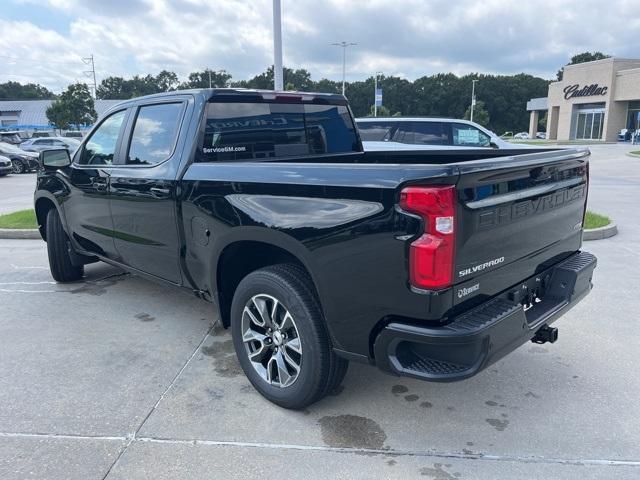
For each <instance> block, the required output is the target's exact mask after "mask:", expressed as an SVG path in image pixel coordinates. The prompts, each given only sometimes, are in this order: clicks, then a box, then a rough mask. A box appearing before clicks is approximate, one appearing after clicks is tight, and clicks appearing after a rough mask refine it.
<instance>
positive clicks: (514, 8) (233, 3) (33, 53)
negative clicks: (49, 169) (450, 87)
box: [0, 0, 640, 92]
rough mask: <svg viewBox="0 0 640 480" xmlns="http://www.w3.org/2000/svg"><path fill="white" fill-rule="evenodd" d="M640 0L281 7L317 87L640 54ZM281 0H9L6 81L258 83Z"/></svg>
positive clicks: (399, 0)
mask: <svg viewBox="0 0 640 480" xmlns="http://www.w3.org/2000/svg"><path fill="white" fill-rule="evenodd" d="M638 6H639V5H638V0H606V1H603V0H597V1H592V0H580V1H576V0H571V1H565V0H537V1H535V2H534V1H518V0H455V1H453V0H384V1H383V0H282V10H283V12H282V14H283V42H284V63H285V65H286V66H289V67H294V68H306V69H308V70H309V71H311V73H312V75H313V78H314V79H319V78H321V77H326V78H331V79H335V80H339V79H340V78H341V51H340V49H339V48H338V47H335V46H331V43H332V42H338V41H342V40H345V41H349V42H357V44H358V45H357V46H354V47H352V48H350V49H349V50H348V55H347V59H348V75H347V79H348V80H356V79H361V78H366V77H368V76H371V75H372V74H373V72H375V71H383V72H384V73H385V74H387V75H392V74H393V75H400V76H403V77H406V78H409V79H414V78H417V77H420V76H422V75H428V74H433V73H437V72H450V71H451V72H455V73H458V74H464V73H469V72H486V73H502V74H512V73H519V72H526V73H531V74H534V75H539V76H542V77H545V78H552V77H554V75H555V72H556V71H557V69H558V68H559V67H560V66H562V65H563V64H565V63H566V62H567V61H568V58H569V57H571V55H573V54H575V53H579V52H582V51H585V50H600V51H602V52H605V53H608V54H611V55H614V56H619V57H631V58H638V57H640V48H639V45H640V40H639V39H640V9H639V8H638ZM271 22H272V18H271V0H0V39H2V41H1V42H0V82H5V81H8V80H15V81H21V82H37V83H41V84H43V85H45V86H47V87H48V88H50V89H52V90H54V91H55V92H59V91H60V90H61V89H62V88H64V87H66V85H67V84H68V83H70V82H73V81H77V80H81V81H83V80H84V79H85V77H84V74H83V71H84V70H86V69H87V67H86V66H85V65H83V63H82V61H81V59H82V57H86V56H88V55H90V54H93V55H94V56H95V61H96V72H97V76H98V82H100V80H101V79H102V78H104V77H106V76H109V75H121V76H131V75H134V74H147V73H153V74H155V73H157V72H158V71H160V70H162V69H167V70H173V71H175V72H176V73H177V74H178V75H179V76H180V77H181V78H184V77H186V75H187V74H188V73H189V72H190V71H193V70H198V69H203V68H205V67H209V68H212V69H215V70H218V69H226V70H227V71H229V72H230V73H231V74H232V75H233V77H234V79H236V80H240V79H245V78H248V77H250V76H252V75H254V74H256V73H259V72H262V71H264V70H265V68H266V67H267V65H270V64H271V63H272V61H273V60H272V58H273V56H272V55H273V53H272V52H273V50H272V49H273V44H272V31H271V27H272V23H271Z"/></svg>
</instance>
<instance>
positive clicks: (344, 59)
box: [331, 41, 357, 95]
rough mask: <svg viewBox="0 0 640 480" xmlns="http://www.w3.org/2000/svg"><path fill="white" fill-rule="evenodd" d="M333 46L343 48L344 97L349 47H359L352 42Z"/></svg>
mask: <svg viewBox="0 0 640 480" xmlns="http://www.w3.org/2000/svg"><path fill="white" fill-rule="evenodd" d="M331 45H335V46H336V47H342V95H344V81H345V77H346V72H347V48H348V47H352V46H353V45H357V43H352V42H349V43H347V42H345V41H342V42H338V43H332V44H331Z"/></svg>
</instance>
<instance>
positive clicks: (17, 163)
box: [11, 160, 25, 173]
mask: <svg viewBox="0 0 640 480" xmlns="http://www.w3.org/2000/svg"><path fill="white" fill-rule="evenodd" d="M11 166H12V168H13V173H24V171H25V166H24V163H22V161H21V160H11Z"/></svg>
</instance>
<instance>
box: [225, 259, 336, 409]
mask: <svg viewBox="0 0 640 480" xmlns="http://www.w3.org/2000/svg"><path fill="white" fill-rule="evenodd" d="M260 295H264V296H269V297H273V298H275V299H277V300H278V302H280V305H282V308H284V309H285V310H286V311H288V312H289V313H290V314H291V316H292V317H293V319H294V320H295V324H294V328H295V329H296V330H295V333H296V334H297V337H298V338H299V340H300V344H301V348H302V354H301V355H300V357H299V362H300V364H299V371H298V372H297V377H296V379H295V381H294V382H293V383H292V384H290V385H288V386H277V385H273V384H271V383H269V382H268V381H267V379H266V378H264V376H261V374H260V373H258V371H257V370H256V368H254V363H253V362H252V361H251V360H250V358H249V353H248V351H247V348H246V347H245V343H244V342H243V338H242V337H243V332H242V329H243V327H242V317H243V312H244V309H245V306H246V305H248V304H249V302H250V301H251V299H252V298H254V297H255V296H260ZM231 332H232V335H233V344H234V347H235V351H236V355H237V357H238V361H239V362H240V365H241V367H242V369H243V371H244V373H245V375H246V376H247V378H248V379H249V381H250V382H251V384H252V385H253V386H254V388H255V389H256V390H258V392H260V394H262V395H263V396H264V397H265V398H266V399H267V400H269V401H271V402H273V403H275V404H276V405H279V406H281V407H284V408H290V409H302V408H305V407H307V406H309V405H311V404H312V403H314V402H316V401H318V400H320V399H321V398H323V397H324V396H325V395H327V394H328V393H330V392H332V391H333V390H334V389H335V388H336V387H337V386H338V385H339V384H340V382H341V381H342V380H343V378H344V375H345V373H346V371H347V367H348V362H347V361H346V360H344V359H342V358H340V357H338V356H337V355H336V354H335V353H334V352H333V349H332V345H331V340H330V338H329V333H328V331H327V327H326V323H325V320H324V316H323V314H322V310H321V308H320V304H319V301H318V298H317V295H316V293H315V288H314V286H313V282H312V280H311V279H310V278H309V276H308V275H307V274H306V272H305V271H304V270H303V269H301V268H300V267H298V266H296V265H290V264H280V265H272V266H269V267H265V268H262V269H260V270H256V271H254V272H252V273H250V274H249V275H247V276H246V277H245V278H244V279H243V280H242V281H241V282H240V284H239V285H238V288H237V289H236V291H235V294H234V297H233V302H232V305H231ZM274 338H275V337H274ZM274 346H275V342H273V345H272V348H273V347H274ZM280 348H282V349H283V350H284V347H280Z"/></svg>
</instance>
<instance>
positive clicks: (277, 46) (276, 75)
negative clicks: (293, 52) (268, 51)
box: [273, 0, 284, 90]
mask: <svg viewBox="0 0 640 480" xmlns="http://www.w3.org/2000/svg"><path fill="white" fill-rule="evenodd" d="M273 89H274V90H284V80H283V74H282V22H281V8H280V0H273Z"/></svg>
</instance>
